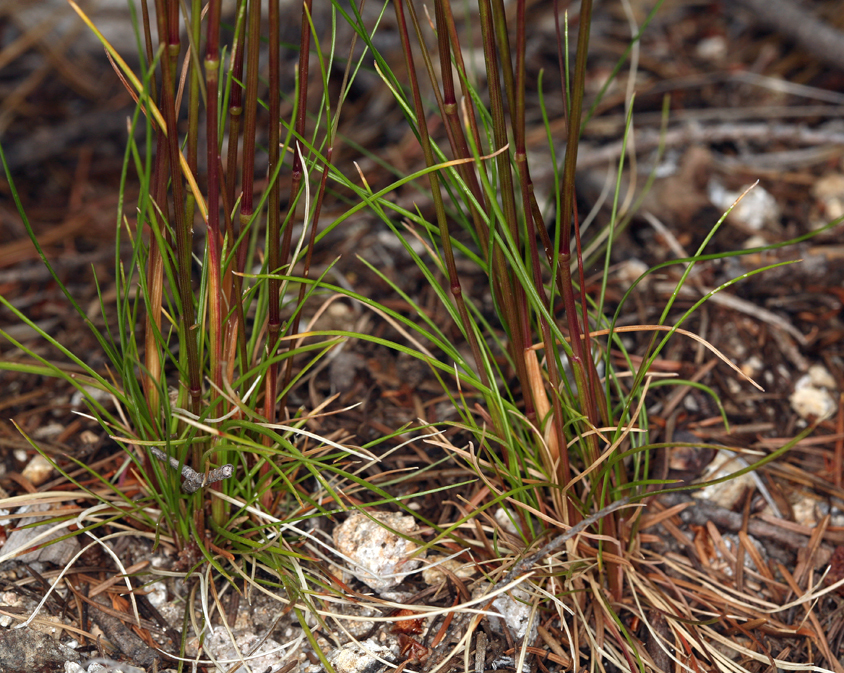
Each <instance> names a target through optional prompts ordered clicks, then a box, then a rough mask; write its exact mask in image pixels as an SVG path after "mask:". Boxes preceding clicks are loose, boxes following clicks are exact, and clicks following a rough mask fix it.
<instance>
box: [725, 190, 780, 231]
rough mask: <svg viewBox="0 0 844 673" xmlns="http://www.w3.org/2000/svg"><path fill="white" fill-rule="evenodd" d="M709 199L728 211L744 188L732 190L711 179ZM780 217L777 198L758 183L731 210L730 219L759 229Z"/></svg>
mask: <svg viewBox="0 0 844 673" xmlns="http://www.w3.org/2000/svg"><path fill="white" fill-rule="evenodd" d="M708 189H709V200H710V201H711V202H712V205H714V206H715V207H716V208H719V209H720V210H723V211H726V210H727V209H728V208H729V207H730V206H732V205H733V203H734V202H735V200H736V199H737V198H739V197H740V196H741V195H742V193H743V192H744V189H742V190H741V191H738V192H731V191H729V190H727V189H725V188H724V186H723V185H721V184H720V183H718V182H715V181H714V180H713V181H710V183H709V186H708ZM779 217H780V208H779V206H778V205H777V201H776V199H775V198H774V197H773V196H771V194H770V193H768V192H766V191H765V190H764V189H763V188H762V187H760V186H759V185H756V186H755V187H754V188H753V189H751V190H750V191H749V192H748V193H747V194H745V196H744V198H742V200H741V201H739V202H738V203H737V204H736V207H735V208H733V209H732V211H730V214H729V215H728V219H729V220H731V221H733V222H737V223H740V224H742V225H744V226H746V227H747V228H749V229H752V230H754V231H759V230H760V229H761V228H762V227H764V226H765V224H768V223H776V222H777V220H779Z"/></svg>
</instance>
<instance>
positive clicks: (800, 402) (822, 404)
mask: <svg viewBox="0 0 844 673" xmlns="http://www.w3.org/2000/svg"><path fill="white" fill-rule="evenodd" d="M816 381H820V382H823V383H831V386H830V387H831V388H832V389H834V388H835V380H834V379H833V378H832V376H831V375H830V374H829V372H827V371H826V370H825V369H824V368H823V367H821V366H820V365H812V366H811V367H809V373H808V374H805V375H803V376H801V377H800V378H799V379H798V380H797V383H795V384H794V392H793V393H791V396H790V397H789V398H788V401H789V402H791V408H792V409H794V411H796V412H797V413H798V414H799V415H800V416H801V417H802V418H806V419H808V418H811V417H814V418H825V417H826V416H829V415H830V414H832V413H833V412H834V411H835V407H836V404H835V399H834V398H833V397H832V395H830V393H829V390H827V386H825V385H818V384H817V383H816Z"/></svg>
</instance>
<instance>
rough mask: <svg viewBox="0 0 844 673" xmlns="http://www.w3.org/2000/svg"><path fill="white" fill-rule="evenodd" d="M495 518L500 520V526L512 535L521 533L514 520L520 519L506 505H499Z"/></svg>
mask: <svg viewBox="0 0 844 673" xmlns="http://www.w3.org/2000/svg"><path fill="white" fill-rule="evenodd" d="M495 520H496V521H497V522H498V525H499V526H501V527H502V528H503V529H504V530H506V531H507V532H508V533H510V534H511V535H521V533H520V532H519V529H518V528H516V524H514V523H513V521H514V520H516V521H517V520H518V519H516V515H515V514H513V512H512V510H509V509H507V508H505V507H499V508H498V509H497V510H495Z"/></svg>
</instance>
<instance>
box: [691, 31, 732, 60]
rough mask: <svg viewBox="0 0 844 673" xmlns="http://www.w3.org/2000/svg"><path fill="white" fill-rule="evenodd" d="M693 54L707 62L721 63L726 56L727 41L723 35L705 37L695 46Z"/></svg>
mask: <svg viewBox="0 0 844 673" xmlns="http://www.w3.org/2000/svg"><path fill="white" fill-rule="evenodd" d="M695 53H696V54H697V55H698V56H700V58H705V59H706V60H707V61H721V60H723V58H724V57H725V56H726V55H727V40H726V39H725V38H724V36H723V35H713V36H712V37H705V38H703V39H702V40H701V41H700V42H698V43H697V45H696V46H695Z"/></svg>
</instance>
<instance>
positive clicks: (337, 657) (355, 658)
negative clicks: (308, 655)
mask: <svg viewBox="0 0 844 673" xmlns="http://www.w3.org/2000/svg"><path fill="white" fill-rule="evenodd" d="M327 658H328V662H329V663H330V664H331V665H332V666H333V667H334V670H335V671H336V673H376V672H377V671H379V670H380V669H382V668H387V665H386V664H384V663H383V662H382V661H379V659H384V660H386V661H388V662H390V663H392V662H393V661H395V655H394V654H393V652H392V650H390V648H388V647H385V646H383V645H379V644H378V643H377V642H376V641H375V639H374V638H369V639H368V640H364V641H363V642H361V643H356V642H354V641H352V642H350V643H346V644H345V645H343V646H342V647H338V648H337V649H336V650H334V651H332V652H331V653H330V654H329V655H328V657H327Z"/></svg>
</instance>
